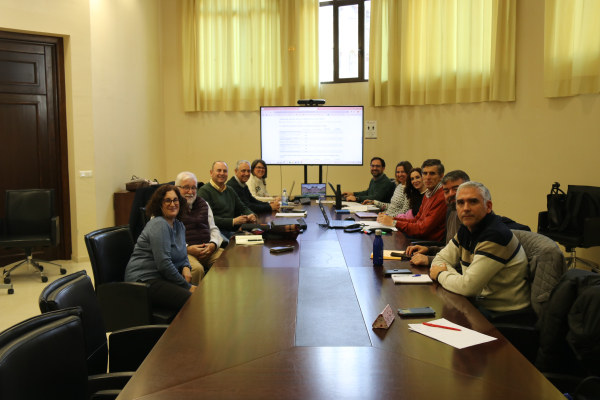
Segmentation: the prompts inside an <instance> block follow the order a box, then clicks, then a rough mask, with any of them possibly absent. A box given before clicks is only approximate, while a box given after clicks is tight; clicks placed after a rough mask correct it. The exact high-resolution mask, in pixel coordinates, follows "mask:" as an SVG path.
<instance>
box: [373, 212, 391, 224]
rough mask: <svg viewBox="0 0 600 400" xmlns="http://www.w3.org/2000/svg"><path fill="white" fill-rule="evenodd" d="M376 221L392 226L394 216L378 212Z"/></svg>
mask: <svg viewBox="0 0 600 400" xmlns="http://www.w3.org/2000/svg"><path fill="white" fill-rule="evenodd" d="M377 222H379V223H381V224H383V225H386V226H394V225H395V224H394V218H392V217H390V216H389V215H387V214H384V213H380V214H379V216H378V217H377Z"/></svg>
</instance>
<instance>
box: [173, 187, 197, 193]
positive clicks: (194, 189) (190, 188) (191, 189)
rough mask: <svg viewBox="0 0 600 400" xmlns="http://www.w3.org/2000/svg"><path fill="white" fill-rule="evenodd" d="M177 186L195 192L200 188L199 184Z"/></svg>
mask: <svg viewBox="0 0 600 400" xmlns="http://www.w3.org/2000/svg"><path fill="white" fill-rule="evenodd" d="M177 187H178V188H179V189H181V190H184V191H186V192H195V191H196V190H198V187H197V186H177Z"/></svg>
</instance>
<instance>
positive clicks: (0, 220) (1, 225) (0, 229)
mask: <svg viewBox="0 0 600 400" xmlns="http://www.w3.org/2000/svg"><path fill="white" fill-rule="evenodd" d="M0 236H6V232H4V218H0Z"/></svg>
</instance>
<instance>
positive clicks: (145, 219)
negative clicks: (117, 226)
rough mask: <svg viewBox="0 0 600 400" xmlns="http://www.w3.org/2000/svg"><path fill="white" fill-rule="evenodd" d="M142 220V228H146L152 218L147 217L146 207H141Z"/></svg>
mask: <svg viewBox="0 0 600 400" xmlns="http://www.w3.org/2000/svg"><path fill="white" fill-rule="evenodd" d="M140 220H141V221H142V228H145V227H146V224H147V223H148V221H150V218H148V216H147V215H146V207H140Z"/></svg>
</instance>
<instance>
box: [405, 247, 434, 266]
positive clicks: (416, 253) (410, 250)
mask: <svg viewBox="0 0 600 400" xmlns="http://www.w3.org/2000/svg"><path fill="white" fill-rule="evenodd" d="M428 251H429V249H428V248H427V247H425V246H419V245H418V244H417V245H414V246H408V247H407V248H406V255H408V256H412V258H411V259H410V263H411V264H412V265H429V258H428V257H427V256H426V255H425V254H427V252H428Z"/></svg>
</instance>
